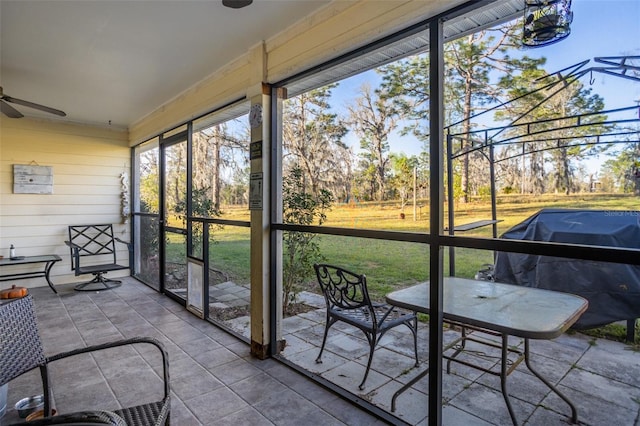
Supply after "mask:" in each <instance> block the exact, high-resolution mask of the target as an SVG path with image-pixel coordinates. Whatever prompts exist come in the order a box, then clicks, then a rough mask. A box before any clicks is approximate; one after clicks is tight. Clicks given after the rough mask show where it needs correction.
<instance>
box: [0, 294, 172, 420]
mask: <svg viewBox="0 0 640 426" xmlns="http://www.w3.org/2000/svg"><path fill="white" fill-rule="evenodd" d="M0 333H1V342H2V345H0V385H3V384H5V383H8V382H9V381H11V380H13V379H14V378H16V377H18V376H20V375H22V374H23V373H26V372H28V371H31V370H33V369H34V368H36V367H37V368H39V369H40V376H41V379H42V390H43V395H44V413H45V417H49V416H50V415H51V408H52V407H51V392H50V389H49V387H50V383H49V373H48V365H49V364H50V363H52V362H54V361H57V360H60V359H63V358H67V357H70V356H74V355H78V354H83V353H88V352H94V351H99V350H103V349H108V348H115V347H119V346H126V345H133V344H151V345H154V346H155V347H156V348H157V349H158V350H159V351H160V353H161V354H162V361H163V377H164V396H163V398H162V399H161V400H160V401H156V402H151V403H145V404H141V405H138V406H135V407H131V408H123V409H119V410H114V413H115V414H117V415H118V416H119V417H121V418H122V419H123V420H124V422H125V423H126V424H127V425H129V426H133V425H141V426H151V425H168V424H169V411H170V399H169V395H170V394H169V359H168V356H167V352H166V350H165V349H164V347H163V345H162V343H160V342H159V341H157V340H155V339H151V338H147V337H134V338H131V339H124V340H119V341H115V342H110V343H104V344H99V345H94V346H89V347H85V348H79V349H75V350H72V351H69V352H64V353H61V354H57V355H53V356H49V357H45V355H44V350H43V347H42V342H41V340H40V336H39V335H38V327H37V323H36V316H35V310H34V307H33V299H32V298H31V296H26V297H23V298H21V299H16V300H13V301H11V302H9V303H5V304H3V305H0ZM132 380H134V378H132ZM144 391H145V390H144V389H141V390H140V393H141V394H143V393H144ZM88 408H89V409H93V408H94V407H88ZM45 421H46V420H45ZM107 424H109V423H107ZM115 424H117V423H115Z"/></svg>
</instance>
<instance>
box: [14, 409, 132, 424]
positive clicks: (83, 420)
mask: <svg viewBox="0 0 640 426" xmlns="http://www.w3.org/2000/svg"><path fill="white" fill-rule="evenodd" d="M53 425H65V426H95V425H103V426H107V425H108V426H127V424H126V423H125V421H124V419H123V418H122V417H120V416H119V415H117V414H116V413H114V412H111V411H79V412H77V413H68V414H60V415H59V416H55V417H45V418H43V419H37V420H27V421H24V422H21V423H13V424H12V425H11V426H53Z"/></svg>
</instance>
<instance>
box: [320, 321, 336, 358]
mask: <svg viewBox="0 0 640 426" xmlns="http://www.w3.org/2000/svg"><path fill="white" fill-rule="evenodd" d="M328 316H329V315H328V312H327V317H328ZM334 322H336V320H334V319H332V318H327V325H326V327H325V328H324V337H323V338H322V346H320V353H319V354H318V358H316V364H322V352H323V351H324V345H325V344H326V343H327V334H329V329H330V328H331V326H332V325H333V323H334Z"/></svg>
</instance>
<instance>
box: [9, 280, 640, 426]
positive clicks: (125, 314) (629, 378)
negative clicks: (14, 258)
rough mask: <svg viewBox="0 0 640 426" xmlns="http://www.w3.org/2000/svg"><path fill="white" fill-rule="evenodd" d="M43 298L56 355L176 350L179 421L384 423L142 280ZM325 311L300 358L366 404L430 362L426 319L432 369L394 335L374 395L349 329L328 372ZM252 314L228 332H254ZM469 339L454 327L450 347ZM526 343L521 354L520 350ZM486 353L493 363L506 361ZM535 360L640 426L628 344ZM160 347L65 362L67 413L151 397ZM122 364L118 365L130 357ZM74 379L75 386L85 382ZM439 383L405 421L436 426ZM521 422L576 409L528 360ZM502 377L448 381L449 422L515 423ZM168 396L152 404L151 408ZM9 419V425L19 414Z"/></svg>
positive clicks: (569, 390)
mask: <svg viewBox="0 0 640 426" xmlns="http://www.w3.org/2000/svg"><path fill="white" fill-rule="evenodd" d="M56 288H57V289H58V291H59V293H60V294H59V296H58V295H55V294H53V292H51V290H50V289H49V288H48V287H44V288H37V289H32V290H31V294H32V295H33V297H34V300H35V303H36V309H37V314H38V322H39V327H40V332H41V335H42V337H43V341H44V345H45V348H46V352H47V353H48V354H53V353H57V352H60V351H63V350H67V349H70V348H74V347H78V346H84V345H89V344H94V343H100V342H105V341H109V340H115V339H118V338H122V337H132V336H138V335H145V336H152V337H155V338H157V339H159V340H161V341H163V342H164V343H165V344H166V346H167V349H168V352H169V358H170V374H171V389H172V413H171V421H172V424H174V425H217V424H226V425H236V424H243V425H254V424H255V425H268V424H276V425H289V424H290V425H299V424H311V425H315V424H322V425H340V424H347V425H371V424H383V423H384V422H383V421H381V420H379V419H376V418H375V417H373V416H371V415H370V414H368V413H366V412H365V411H363V410H360V409H358V408H357V407H355V406H354V405H352V404H351V403H349V402H347V401H345V400H344V399H342V398H340V397H338V396H336V395H335V394H334V393H332V392H330V391H328V390H326V389H325V388H323V387H321V386H319V385H317V384H315V383H313V382H312V381H311V380H309V379H307V378H306V377H304V376H303V375H301V374H298V373H297V372H295V371H293V370H292V369H290V368H289V367H287V366H285V365H283V364H282V363H280V362H278V361H275V360H266V361H259V360H256V359H254V358H252V357H251V356H250V355H249V348H248V345H247V344H246V343H245V342H243V341H241V340H239V339H237V338H235V337H233V336H231V335H229V334H227V333H226V332H224V331H222V330H221V329H219V328H218V327H216V326H214V325H212V324H210V323H209V322H207V321H202V320H200V319H198V318H196V317H195V316H193V315H192V314H190V313H189V312H187V311H186V310H184V308H183V307H181V306H180V305H178V304H177V303H175V302H173V301H172V300H170V299H168V298H167V297H165V296H163V295H160V294H158V293H156V292H155V291H153V290H151V289H149V288H148V287H146V286H144V285H143V284H140V283H139V282H137V281H136V280H134V279H126V280H125V283H124V284H123V286H122V287H120V288H118V289H115V290H112V291H102V292H98V293H92V292H86V293H80V292H75V291H73V286H72V285H62V286H57V287H56ZM303 298H304V300H305V302H306V303H308V304H310V305H316V306H317V309H314V310H311V311H309V312H307V313H304V314H301V315H299V316H297V317H291V318H286V319H284V320H283V327H284V333H285V335H284V338H285V339H286V341H287V346H286V348H285V350H284V352H283V355H284V357H285V358H287V359H288V360H289V361H291V362H293V363H295V364H297V365H300V366H302V367H305V368H307V369H308V370H310V371H312V372H314V373H316V374H318V375H320V376H321V377H323V378H324V379H326V380H328V381H331V382H333V383H335V384H337V385H339V386H341V387H343V388H344V389H346V390H347V391H349V392H352V393H353V394H354V395H357V396H359V397H360V398H362V399H365V400H368V401H370V402H372V403H374V404H375V405H377V406H378V407H380V408H382V409H384V410H390V402H391V395H392V394H393V393H394V392H395V391H396V390H397V389H398V388H399V387H400V386H401V385H402V384H403V383H406V382H407V381H409V380H410V379H411V378H412V377H414V375H415V374H417V373H418V371H420V370H421V369H422V368H425V367H426V360H427V353H428V351H427V346H428V336H427V330H426V325H425V324H421V328H420V334H419V348H418V349H419V354H420V358H421V362H422V364H421V366H420V367H419V368H418V369H416V368H413V361H412V358H411V352H412V346H411V343H410V339H409V334H408V332H405V330H403V329H402V328H397V329H394V330H392V331H391V332H390V333H388V335H387V336H385V337H384V339H383V341H382V342H381V344H380V347H379V348H378V349H377V350H376V353H375V355H374V361H373V368H372V371H371V373H370V375H369V379H368V381H367V384H366V388H365V389H364V390H363V391H360V390H359V389H358V387H357V385H358V384H359V382H360V380H361V378H362V374H364V369H365V365H366V359H367V350H368V347H367V345H366V343H365V342H364V340H363V339H362V337H363V336H362V335H361V333H360V332H359V330H357V329H352V328H350V327H348V326H343V325H341V324H336V325H335V326H334V327H333V328H332V330H331V332H330V334H329V339H328V342H327V348H326V349H325V354H324V355H323V363H322V364H316V363H315V359H316V356H317V353H318V344H319V343H320V342H321V340H322V332H323V328H324V311H323V309H322V306H323V304H322V301H321V300H320V299H318V298H317V296H314V295H312V294H304V295H303ZM246 321H247V319H246V318H239V319H237V320H234V321H232V322H230V323H228V325H229V326H230V327H232V328H235V329H237V330H238V331H239V332H241V333H242V332H243V330H244V328H243V324H246ZM455 334H456V332H454V331H452V330H448V331H446V332H445V336H446V339H447V340H449V339H452V338H454V336H455ZM518 344H519V342H517V341H515V340H514V342H513V343H512V345H518ZM470 349H474V350H475V352H474V354H475V355H477V356H480V358H477V357H476V359H479V360H480V362H481V363H482V364H483V365H484V366H487V367H490V366H491V365H494V364H495V363H496V362H497V358H496V357H495V356H496V353H494V352H492V351H488V350H487V349H486V348H485V347H478V348H470ZM532 352H533V364H534V366H535V367H537V368H538V370H539V371H540V372H542V373H543V374H544V375H545V376H546V377H547V378H549V379H550V380H551V381H552V382H553V383H554V384H557V385H558V388H559V389H560V390H561V391H562V392H564V393H565V394H566V395H568V396H569V397H570V398H571V399H572V401H573V402H574V403H575V404H576V406H577V407H578V415H579V420H580V422H581V424H588V425H612V424H615V425H640V421H639V414H640V354H639V353H637V352H634V351H632V350H630V347H629V346H627V345H624V344H621V343H616V342H611V341H607V340H603V339H597V340H596V339H593V338H591V337H588V336H584V335H581V334H577V333H576V334H565V335H563V336H561V337H560V338H558V339H556V340H554V341H546V342H540V341H536V342H532ZM152 354H153V352H152V351H151V350H147V349H146V348H140V349H136V350H130V349H127V350H118V351H114V352H113V353H105V354H103V355H101V356H93V357H91V356H86V357H82V358H81V359H78V360H76V361H75V362H72V363H60V365H57V366H56V367H55V368H54V369H53V370H52V372H51V375H52V380H53V382H54V384H55V386H54V388H53V393H54V398H55V407H56V408H57V409H58V410H59V412H69V411H74V410H78V409H87V408H91V409H115V408H118V407H120V405H121V404H122V405H129V404H130V403H131V402H132V400H131V398H132V397H133V398H139V397H140V394H139V392H138V391H136V389H138V387H139V386H140V385H141V384H142V386H143V388H144V389H145V392H147V391H148V390H149V391H150V390H151V389H158V391H160V385H159V380H158V376H157V373H156V371H157V366H158V365H159V364H158V358H157V357H156V356H155V355H152ZM116 360H117V361H116ZM72 380H73V381H72ZM427 382H428V380H427V379H426V378H425V379H423V380H421V381H420V382H418V383H417V384H416V385H415V386H414V387H413V388H412V389H410V390H408V391H407V392H405V393H404V394H402V395H401V396H400V397H399V399H398V410H397V413H396V414H397V415H398V416H399V418H401V419H403V420H404V421H406V422H407V423H410V424H426V423H427V414H428V413H427V404H426V401H427V398H428V396H427V384H428V383H427ZM36 383H38V373H37V372H32V373H30V374H28V375H26V376H25V377H22V378H20V379H17V380H15V381H13V382H11V383H10V386H9V401H8V408H11V407H13V404H15V402H16V401H17V400H18V399H20V398H22V397H24V396H29V395H33V394H36V393H39V391H38V390H37V386H36ZM508 385H509V393H510V395H511V401H512V404H513V406H514V410H515V412H516V416H517V417H518V420H519V421H520V422H521V423H523V424H529V425H554V424H558V425H566V424H567V416H568V414H569V412H570V411H569V407H568V406H567V405H566V404H565V403H564V402H563V401H562V400H560V399H559V398H558V397H557V396H555V394H550V391H549V390H548V389H547V388H546V386H545V385H544V384H543V383H542V382H540V381H539V380H538V379H537V378H535V377H534V376H533V375H532V374H530V373H529V372H528V371H527V370H526V367H525V366H524V365H520V366H519V367H518V368H517V369H516V371H514V373H513V374H512V375H511V376H509V380H508ZM499 389H500V383H499V379H498V378H497V377H494V376H490V375H488V374H487V373H483V372H481V371H479V370H476V369H472V368H469V367H464V366H461V365H459V364H453V366H452V371H451V374H446V372H444V373H443V396H444V398H445V405H444V407H443V417H444V424H447V425H487V424H494V425H505V424H510V423H511V422H510V420H509V415H508V412H507V409H506V406H505V403H504V400H503V398H502V394H501V393H500V390H499ZM154 396H155V395H151V394H149V395H146V396H145V398H146V397H148V398H149V400H151V399H152V398H153V397H154ZM15 414H16V413H15V412H13V413H12V412H9V413H8V414H7V415H6V416H5V418H4V419H2V420H1V421H0V425H6V424H9V422H10V420H11V419H15Z"/></svg>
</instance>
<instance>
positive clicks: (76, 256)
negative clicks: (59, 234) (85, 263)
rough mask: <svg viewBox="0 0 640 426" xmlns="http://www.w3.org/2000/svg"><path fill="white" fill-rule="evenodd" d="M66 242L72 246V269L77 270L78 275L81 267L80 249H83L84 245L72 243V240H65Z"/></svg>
mask: <svg viewBox="0 0 640 426" xmlns="http://www.w3.org/2000/svg"><path fill="white" fill-rule="evenodd" d="M64 243H65V244H66V245H68V246H69V247H70V248H71V251H72V254H71V257H72V259H71V270H72V271H76V276H78V275H79V273H78V269H79V268H80V249H82V247H80V246H79V245H77V244H74V243H72V242H71V241H65V242H64Z"/></svg>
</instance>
